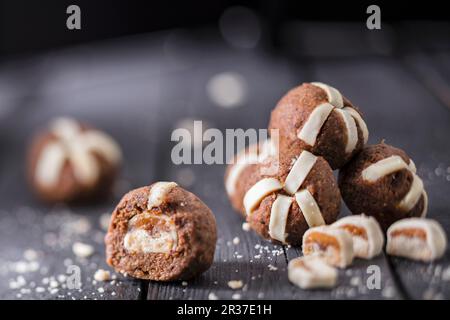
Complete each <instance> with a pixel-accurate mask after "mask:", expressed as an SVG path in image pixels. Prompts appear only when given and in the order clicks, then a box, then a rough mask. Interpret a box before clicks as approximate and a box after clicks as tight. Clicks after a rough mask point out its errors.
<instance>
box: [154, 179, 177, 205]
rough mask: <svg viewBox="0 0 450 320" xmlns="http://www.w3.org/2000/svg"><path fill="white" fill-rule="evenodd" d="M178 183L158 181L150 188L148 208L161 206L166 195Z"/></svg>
mask: <svg viewBox="0 0 450 320" xmlns="http://www.w3.org/2000/svg"><path fill="white" fill-rule="evenodd" d="M176 186H177V184H176V183H175V182H165V181H160V182H156V183H155V184H154V185H153V186H152V188H151V189H150V194H149V196H148V202H147V208H148V209H149V210H150V209H151V208H155V207H158V206H160V205H161V204H162V203H163V202H164V199H165V197H166V195H167V194H168V193H169V192H170V190H172V189H173V188H175V187H176Z"/></svg>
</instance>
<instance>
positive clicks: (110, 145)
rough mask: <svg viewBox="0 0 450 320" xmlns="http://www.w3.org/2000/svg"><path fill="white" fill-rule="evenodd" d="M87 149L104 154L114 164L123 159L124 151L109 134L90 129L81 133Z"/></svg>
mask: <svg viewBox="0 0 450 320" xmlns="http://www.w3.org/2000/svg"><path fill="white" fill-rule="evenodd" d="M80 139H81V140H83V142H82V143H83V144H84V145H85V146H86V149H87V151H94V152H97V153H99V154H100V155H102V156H103V157H104V158H105V159H106V160H108V161H109V162H111V163H113V164H118V163H119V162H120V161H121V160H122V152H121V151H120V147H119V146H118V145H117V143H116V142H115V141H114V140H113V139H112V138H111V137H110V136H108V135H107V134H105V133H103V132H101V131H97V130H89V131H86V132H84V133H83V134H82V135H80Z"/></svg>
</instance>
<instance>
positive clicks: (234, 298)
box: [231, 293, 242, 300]
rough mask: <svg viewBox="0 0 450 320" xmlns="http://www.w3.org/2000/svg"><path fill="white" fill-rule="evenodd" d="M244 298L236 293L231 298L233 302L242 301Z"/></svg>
mask: <svg viewBox="0 0 450 320" xmlns="http://www.w3.org/2000/svg"><path fill="white" fill-rule="evenodd" d="M241 298H242V295H241V294H240V293H235V294H233V295H232V296H231V299H233V300H240V299H241Z"/></svg>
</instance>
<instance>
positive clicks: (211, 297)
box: [208, 292, 219, 300]
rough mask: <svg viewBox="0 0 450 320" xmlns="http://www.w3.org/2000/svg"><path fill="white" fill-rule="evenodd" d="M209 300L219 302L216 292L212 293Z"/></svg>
mask: <svg viewBox="0 0 450 320" xmlns="http://www.w3.org/2000/svg"><path fill="white" fill-rule="evenodd" d="M208 300H219V297H218V296H217V295H216V294H215V293H214V292H210V293H209V295H208Z"/></svg>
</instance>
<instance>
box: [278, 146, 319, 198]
mask: <svg viewBox="0 0 450 320" xmlns="http://www.w3.org/2000/svg"><path fill="white" fill-rule="evenodd" d="M316 161H317V157H316V156H315V155H313V154H312V153H311V152H308V151H303V152H302V153H301V154H300V156H299V157H298V159H297V160H296V161H295V163H294V165H293V166H292V169H291V171H290V172H289V174H288V176H287V177H286V180H285V182H284V190H286V191H287V192H288V193H290V194H294V193H296V192H297V190H298V188H300V186H301V185H302V183H303V181H305V179H306V177H307V176H308V174H309V172H310V171H311V169H312V168H313V167H314V164H315V163H316Z"/></svg>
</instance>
